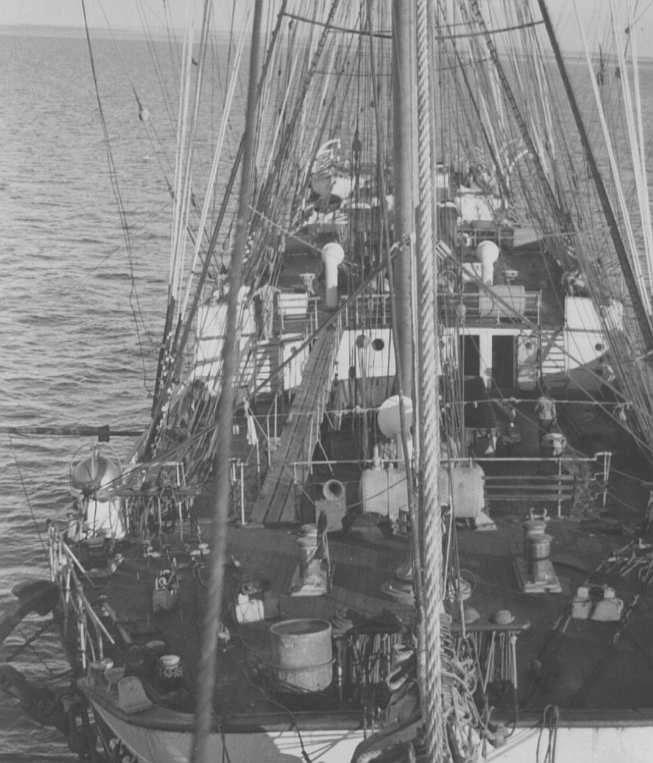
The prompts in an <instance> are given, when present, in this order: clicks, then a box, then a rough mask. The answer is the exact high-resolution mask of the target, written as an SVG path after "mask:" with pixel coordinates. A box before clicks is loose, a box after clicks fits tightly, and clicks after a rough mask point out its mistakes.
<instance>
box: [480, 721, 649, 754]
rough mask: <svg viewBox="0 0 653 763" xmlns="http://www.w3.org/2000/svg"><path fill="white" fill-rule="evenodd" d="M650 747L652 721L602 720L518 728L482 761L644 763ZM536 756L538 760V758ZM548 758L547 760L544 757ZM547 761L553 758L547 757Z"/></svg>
mask: <svg viewBox="0 0 653 763" xmlns="http://www.w3.org/2000/svg"><path fill="white" fill-rule="evenodd" d="M652 747H653V718H651V717H648V718H642V719H641V720H640V721H618V720H613V719H609V718H606V720H605V721H602V722H599V721H593V722H588V723H578V724H574V725H565V724H564V723H559V724H558V725H557V726H556V727H555V728H554V727H542V726H538V727H535V728H533V727H531V728H525V727H519V728H517V729H516V730H515V732H514V734H513V735H512V736H511V737H510V739H509V740H508V743H507V744H506V745H505V746H504V747H501V748H499V749H497V750H494V751H493V752H491V753H490V754H489V755H488V756H487V758H486V760H487V761H494V762H495V763H522V762H523V761H527V760H543V759H544V756H545V755H547V750H549V751H553V752H552V753H551V752H549V755H554V756H555V761H556V763H614V761H619V760H623V761H628V763H648V761H650V760H651V749H652ZM538 753H539V757H538ZM547 759H549V758H547ZM550 759H551V760H553V759H554V757H551V758H550Z"/></svg>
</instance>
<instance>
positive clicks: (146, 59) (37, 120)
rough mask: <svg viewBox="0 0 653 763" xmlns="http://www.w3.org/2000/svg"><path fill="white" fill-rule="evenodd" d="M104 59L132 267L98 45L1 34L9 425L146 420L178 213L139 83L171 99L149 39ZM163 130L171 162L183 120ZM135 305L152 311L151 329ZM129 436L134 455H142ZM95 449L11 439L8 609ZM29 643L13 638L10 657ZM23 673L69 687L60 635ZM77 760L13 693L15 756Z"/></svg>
mask: <svg viewBox="0 0 653 763" xmlns="http://www.w3.org/2000/svg"><path fill="white" fill-rule="evenodd" d="M95 53H96V55H97V63H98V72H99V80H100V88H101V90H102V95H103V99H102V102H103V108H104V110H105V114H106V119H107V126H108V130H109V133H110V135H111V145H112V149H113V151H114V154H115V163H116V166H117V168H118V182H119V186H120V191H121V194H122V201H123V205H124V208H125V212H126V216H127V220H128V224H129V239H130V245H131V250H132V253H133V261H132V262H130V258H129V257H128V255H127V249H126V246H125V239H124V237H123V235H122V233H121V227H120V222H119V218H118V212H117V204H116V200H115V197H114V195H113V192H112V189H111V184H110V180H109V173H108V169H107V156H106V150H105V144H104V141H103V137H102V131H101V124H100V120H99V118H98V108H97V103H96V99H95V93H94V90H93V83H92V79H91V76H90V68H89V58H88V51H87V48H86V42H85V40H84V39H82V38H64V37H35V36H22V37H21V36H14V35H11V34H6V33H5V34H0V71H1V72H2V75H1V77H0V134H1V135H2V141H1V142H0V279H1V281H0V283H1V284H2V285H1V287H0V296H1V299H0V348H1V352H2V358H1V361H0V426H3V427H7V426H12V425H15V426H20V425H47V424H74V423H82V424H109V425H111V426H112V427H119V426H129V427H136V428H139V427H143V426H144V424H145V422H146V416H147V410H148V396H149V393H150V391H151V388H152V378H153V373H154V368H153V359H154V358H155V357H156V351H155V345H156V342H157V340H158V338H159V336H160V334H161V328H162V320H163V307H162V306H163V305H165V297H166V290H167V281H166V273H167V269H168V252H169V239H168V221H169V219H170V203H169V197H168V194H167V191H166V187H165V183H164V179H163V172H162V170H161V169H160V165H161V163H162V162H163V161H164V158H163V157H164V152H163V151H161V150H160V149H161V147H160V146H157V145H156V144H154V143H153V142H152V141H151V140H150V138H149V137H148V135H147V133H146V131H145V130H144V128H143V125H142V123H141V122H140V121H139V120H138V108H137V106H136V103H135V100H134V96H133V94H132V90H131V84H132V82H131V80H130V79H129V78H128V77H129V76H130V75H133V73H134V72H136V73H138V78H137V80H135V82H134V84H135V85H136V87H137V88H138V89H139V93H140V95H141V97H143V98H144V99H145V102H146V105H148V106H150V108H151V111H152V112H153V113H155V111H158V112H162V113H164V114H165V108H163V107H165V104H164V103H162V102H161V100H162V96H161V95H160V93H161V88H160V87H159V86H158V82H157V75H155V74H154V72H153V67H152V59H151V56H150V53H149V52H148V50H147V48H146V46H145V44H144V43H143V42H141V41H137V40H129V41H119V42H116V43H114V42H113V41H111V40H100V41H98V42H97V44H96V45H95ZM153 93H157V94H158V95H157V98H158V99H159V101H157V102H156V103H154V104H152V103H151V102H150V101H149V99H150V98H152V97H153V96H152V94H153ZM143 94H145V95H143ZM173 108H174V104H173ZM157 134H158V137H159V138H161V139H162V140H163V142H164V143H166V141H167V143H166V145H165V148H166V151H165V156H166V157H170V156H171V155H173V154H172V153H171V151H170V150H168V149H170V147H171V146H172V147H174V144H170V142H169V140H168V136H169V135H171V131H170V129H169V123H167V120H166V123H165V124H163V125H162V124H158V125H157ZM132 287H133V288H132ZM130 293H131V297H130ZM135 293H136V294H137V295H138V303H137V302H136V299H135V297H134V294H135ZM134 309H138V310H140V312H141V314H142V320H141V327H140V329H139V331H138V332H137V331H136V329H135V323H134V319H133V310H134ZM113 442H114V444H115V445H116V447H117V448H118V449H119V450H120V452H121V453H125V452H126V448H127V447H128V446H129V443H125V442H119V441H116V440H114V441H113ZM81 445H82V441H78V440H75V439H74V438H45V437H16V436H11V437H9V436H8V435H6V434H0V538H1V539H2V540H1V541H0V609H1V608H2V607H3V606H6V604H7V603H9V602H10V601H12V600H13V596H12V594H11V589H12V587H13V586H14V585H15V584H16V583H18V582H20V581H23V580H31V579H37V578H44V577H47V564H46V556H45V554H44V549H43V547H42V545H41V543H40V541H39V535H38V533H37V527H38V528H39V529H40V530H41V533H42V532H43V528H44V524H45V521H46V520H47V519H54V518H61V517H63V516H64V515H65V506H66V504H67V502H68V501H69V500H70V494H69V491H68V473H67V470H68V466H69V463H70V459H71V458H72V457H73V456H74V454H75V451H76V450H77V449H78V448H79V447H80V446H81ZM23 632H24V633H26V632H27V628H26V627H25V628H24V629H23ZM20 640H21V639H20V637H17V638H15V639H12V640H11V641H10V642H9V649H7V648H5V649H4V651H3V654H0V661H2V660H4V659H6V655H7V653H8V651H10V650H11V649H12V648H13V647H14V646H15V645H16V644H18V643H20ZM14 664H15V666H16V667H17V668H18V669H20V670H23V671H25V672H27V673H29V674H30V675H37V676H39V677H45V678H48V677H52V678H53V680H54V677H55V676H56V674H57V673H61V672H62V671H64V670H65V669H66V663H65V662H63V660H62V658H61V655H60V653H59V650H58V648H57V643H56V640H55V638H54V636H53V635H52V634H49V635H45V636H44V637H43V638H41V639H40V640H39V641H38V642H37V643H36V644H35V646H34V649H28V650H27V651H26V652H25V654H24V655H21V657H20V658H19V659H18V660H16V661H15V662H14ZM73 759H76V757H73V756H72V755H70V753H68V752H67V747H66V746H65V745H64V744H63V743H62V741H61V739H60V737H59V735H58V734H57V733H56V732H51V731H49V730H47V729H43V728H41V727H40V726H38V725H36V724H35V723H32V722H31V721H30V720H29V719H27V718H26V716H25V715H24V714H23V713H22V712H21V711H20V709H18V708H17V707H16V706H15V703H14V701H13V700H11V699H10V698H8V697H6V695H4V694H2V693H0V760H6V761H19V760H25V761H36V760H52V761H64V760H73Z"/></svg>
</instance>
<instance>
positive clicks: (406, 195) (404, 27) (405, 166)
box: [392, 0, 415, 397]
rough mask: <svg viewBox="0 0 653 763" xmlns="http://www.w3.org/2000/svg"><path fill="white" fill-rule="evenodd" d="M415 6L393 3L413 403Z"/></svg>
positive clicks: (398, 180) (396, 164) (407, 379)
mask: <svg viewBox="0 0 653 763" xmlns="http://www.w3.org/2000/svg"><path fill="white" fill-rule="evenodd" d="M414 32H415V21H414V6H413V3H412V2H406V0H392V77H393V80H392V98H393V103H394V110H393V136H394V137H393V161H392V164H393V174H394V197H395V210H396V211H395V236H394V238H395V241H400V242H401V250H400V254H399V256H398V257H397V258H396V266H395V272H394V285H395V303H396V307H397V318H396V321H397V348H398V352H397V357H398V360H399V368H398V372H397V378H398V382H399V393H400V394H403V395H407V396H408V397H412V390H413V351H412V350H413V326H412V320H411V278H410V268H411V263H410V256H411V246H410V244H409V240H410V239H411V238H412V236H413V235H414V232H415V199H414V193H413V183H414V181H413V172H412V170H413V167H414V163H413V156H414V148H413V146H414V139H413V132H414V130H413V115H414V113H415V103H414V98H413V92H414V87H415V80H414V70H415V45H414V40H413V35H414Z"/></svg>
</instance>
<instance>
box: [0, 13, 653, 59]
mask: <svg viewBox="0 0 653 763" xmlns="http://www.w3.org/2000/svg"><path fill="white" fill-rule="evenodd" d="M250 1H251V0H250ZM192 4H193V3H192V0H167V2H166V6H167V8H168V13H169V14H170V23H171V26H173V27H180V28H182V27H183V26H184V22H185V17H186V12H187V11H186V9H187V8H188V6H190V5H192ZM247 4H248V0H239V2H238V3H237V6H239V7H240V9H241V10H242V9H244V8H243V7H245V8H246V7H247ZM576 4H577V7H578V10H579V14H580V16H581V19H582V22H583V26H584V28H585V30H586V34H587V35H588V37H589V42H590V44H591V45H592V46H593V47H594V46H595V45H596V44H597V42H598V41H600V40H599V39H598V30H599V29H605V25H604V23H605V22H606V21H607V19H608V14H609V8H610V0H576ZM86 5H87V12H88V16H89V23H90V25H91V26H93V27H99V28H106V26H107V18H108V19H109V22H110V24H111V26H112V27H113V28H114V29H117V28H130V29H134V30H140V29H142V28H143V22H142V16H141V13H142V12H144V13H145V16H146V17H147V18H148V19H149V22H148V23H151V20H152V19H153V18H157V17H159V18H160V17H161V16H162V10H161V9H162V8H163V7H164V3H163V0H86ZM614 5H615V8H618V9H619V12H620V13H625V9H626V8H627V7H632V8H633V10H634V17H635V18H636V19H637V18H638V17H640V18H639V21H638V23H637V29H638V33H639V38H638V39H639V40H640V41H641V42H640V54H641V55H644V56H652V55H653V47H651V49H647V46H646V44H645V43H646V41H647V40H651V39H653V8H652V6H653V2H651V1H650V0H615V1H614ZM548 6H549V10H550V13H551V15H552V16H553V18H554V20H555V22H556V28H557V30H558V36H559V40H560V43H561V46H562V47H563V48H564V49H566V50H579V49H580V48H581V44H580V42H579V36H578V28H577V25H576V21H575V16H574V13H573V10H572V7H573V4H572V2H571V0H548ZM215 7H216V9H218V12H217V13H216V20H217V22H218V24H220V23H222V28H224V29H227V28H228V26H229V23H230V19H231V8H232V2H231V0H215ZM139 11H140V12H139ZM81 19H82V13H81V0H0V25H14V24H29V25H46V26H72V27H78V26H80V25H81V23H82V21H81Z"/></svg>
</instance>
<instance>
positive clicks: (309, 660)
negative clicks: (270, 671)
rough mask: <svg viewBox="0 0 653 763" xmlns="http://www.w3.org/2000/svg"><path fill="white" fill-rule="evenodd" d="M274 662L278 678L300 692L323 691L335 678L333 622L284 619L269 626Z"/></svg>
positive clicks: (286, 685) (285, 684)
mask: <svg viewBox="0 0 653 763" xmlns="http://www.w3.org/2000/svg"><path fill="white" fill-rule="evenodd" d="M270 637H271V642H272V643H271V647H272V662H273V665H274V669H275V674H276V677H277V679H278V681H279V682H280V683H281V684H283V685H284V686H285V687H288V688H290V689H292V690H295V691H300V692H314V691H323V690H324V689H327V688H328V687H329V686H330V685H331V681H332V680H333V665H332V663H333V651H332V645H331V624H330V623H328V622H327V621H326V620H311V619H308V618H302V619H298V620H283V621H282V622H280V623H275V624H274V625H271V626H270Z"/></svg>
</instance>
